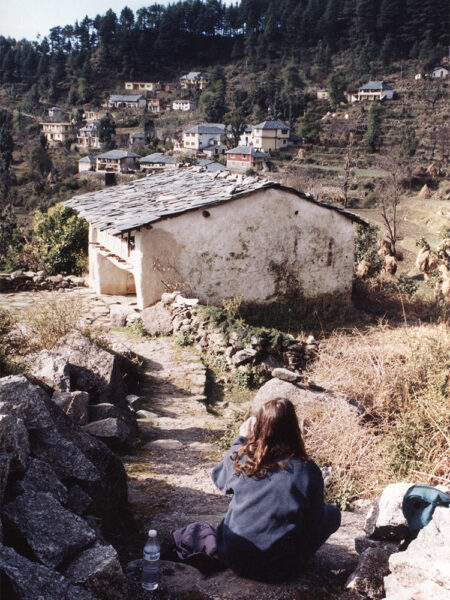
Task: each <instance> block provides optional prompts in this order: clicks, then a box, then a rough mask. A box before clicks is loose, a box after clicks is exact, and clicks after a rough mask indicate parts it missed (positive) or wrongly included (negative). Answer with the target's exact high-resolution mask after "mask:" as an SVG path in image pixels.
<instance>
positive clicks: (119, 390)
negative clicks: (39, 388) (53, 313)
mask: <svg viewBox="0 0 450 600" xmlns="http://www.w3.org/2000/svg"><path fill="white" fill-rule="evenodd" d="M124 367H125V359H124V357H123V356H122V355H119V354H118V353H116V352H111V351H108V350H105V349H103V348H101V347H99V346H98V345H97V344H95V343H94V342H92V341H91V340H90V339H89V338H87V337H86V336H85V335H83V334H82V333H81V332H80V331H77V330H73V331H71V332H69V333H68V334H67V335H66V336H64V337H63V338H61V339H60V340H59V341H58V342H57V344H56V345H55V346H54V347H53V349H52V350H43V351H41V352H40V353H39V354H37V356H36V357H35V358H34V363H33V366H32V368H31V371H30V376H31V378H32V380H33V381H34V382H38V383H42V384H43V385H44V386H45V388H46V389H47V391H48V392H49V393H52V392H53V394H52V401H53V402H54V403H55V404H57V405H58V406H59V407H60V408H62V410H63V411H64V412H65V413H66V414H67V415H68V416H70V417H71V419H72V420H73V421H74V423H76V424H77V425H85V426H87V427H88V429H86V431H88V432H89V433H90V434H91V435H94V436H97V437H99V438H100V439H101V440H102V441H104V442H106V443H107V444H109V445H110V446H111V447H112V448H114V449H116V448H118V447H119V446H124V445H127V444H130V443H132V442H134V441H135V439H136V437H137V426H136V417H135V414H134V411H133V410H131V409H130V406H129V404H128V403H127V401H126V391H127V390H126V385H125V383H124ZM105 405H108V406H112V407H113V408H112V409H109V410H108V414H106V411H105V410H104V409H103V410H102V408H98V409H96V407H104V406H105ZM105 419H114V421H115V424H114V427H112V425H111V423H109V422H108V424H107V425H108V427H105V423H104V420H105ZM93 422H95V423H97V422H98V424H97V425H95V424H94V423H93ZM88 423H89V425H88Z"/></svg>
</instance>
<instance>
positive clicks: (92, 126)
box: [77, 121, 100, 148]
mask: <svg viewBox="0 0 450 600" xmlns="http://www.w3.org/2000/svg"><path fill="white" fill-rule="evenodd" d="M97 129H98V124H97V122H96V121H94V122H92V123H88V124H87V125H85V126H84V127H81V129H80V130H79V131H78V134H77V144H78V145H79V146H81V147H82V148H100V140H99V138H98V131H97Z"/></svg>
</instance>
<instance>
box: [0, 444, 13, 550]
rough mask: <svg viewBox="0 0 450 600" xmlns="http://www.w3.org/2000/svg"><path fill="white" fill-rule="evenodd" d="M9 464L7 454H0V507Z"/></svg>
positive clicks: (9, 459)
mask: <svg viewBox="0 0 450 600" xmlns="http://www.w3.org/2000/svg"><path fill="white" fill-rule="evenodd" d="M10 462H11V457H10V456H9V454H0V506H1V505H2V504H3V495H4V493H5V490H6V486H7V484H8V477H9V463H10ZM0 541H1V540H0Z"/></svg>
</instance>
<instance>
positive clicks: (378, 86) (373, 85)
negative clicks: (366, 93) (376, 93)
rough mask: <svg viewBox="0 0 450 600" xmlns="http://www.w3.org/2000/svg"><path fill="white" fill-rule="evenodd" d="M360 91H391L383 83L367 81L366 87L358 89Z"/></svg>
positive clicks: (389, 87)
mask: <svg viewBox="0 0 450 600" xmlns="http://www.w3.org/2000/svg"><path fill="white" fill-rule="evenodd" d="M359 89H360V90H393V89H394V88H392V87H391V86H390V85H388V84H387V83H384V81H369V83H366V85H363V86H362V87H360V88H359Z"/></svg>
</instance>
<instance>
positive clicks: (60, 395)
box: [52, 392, 89, 425]
mask: <svg viewBox="0 0 450 600" xmlns="http://www.w3.org/2000/svg"><path fill="white" fill-rule="evenodd" d="M52 401H53V402H54V403H55V404H56V405H57V406H59V408H60V409H61V410H62V411H63V412H65V413H66V415H68V416H69V417H70V418H71V419H72V421H73V422H74V423H76V424H77V425H86V423H87V422H88V420H89V418H88V404H89V394H88V393H87V392H54V394H53V396H52Z"/></svg>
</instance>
